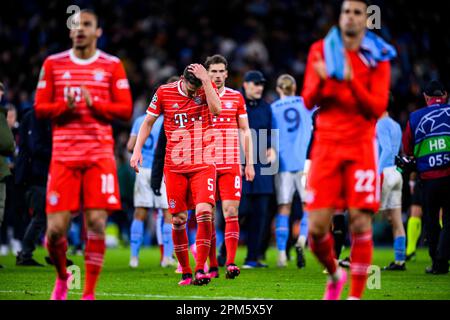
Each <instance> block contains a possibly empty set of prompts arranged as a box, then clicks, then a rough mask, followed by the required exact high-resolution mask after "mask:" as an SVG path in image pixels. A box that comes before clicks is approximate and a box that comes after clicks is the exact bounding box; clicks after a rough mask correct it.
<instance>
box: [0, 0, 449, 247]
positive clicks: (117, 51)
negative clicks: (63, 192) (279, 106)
mask: <svg viewBox="0 0 450 320" xmlns="http://www.w3.org/2000/svg"><path fill="white" fill-rule="evenodd" d="M373 2H374V4H377V5H379V6H380V8H381V19H382V29H381V30H377V31H376V32H378V33H379V34H381V35H382V36H383V37H384V38H385V39H386V40H387V41H389V42H390V43H392V44H394V45H395V47H396V48H397V50H398V53H399V57H398V59H397V60H396V61H395V62H394V63H393V69H392V92H393V96H394V103H393V104H392V106H391V110H390V111H391V115H392V116H393V118H394V119H396V120H397V121H398V122H399V123H400V124H401V125H402V126H404V125H405V124H406V121H407V118H408V114H409V113H410V112H411V111H414V110H416V109H417V108H421V107H423V106H424V102H423V97H422V88H423V87H424V86H425V84H426V83H427V82H428V81H430V80H431V79H437V78H438V79H440V80H441V81H442V82H443V83H444V85H445V86H446V87H447V88H450V76H449V74H448V73H447V72H446V70H449V67H450V55H448V54H447V53H448V52H449V51H450V28H448V26H445V25H444V19H446V16H445V15H444V14H442V12H441V11H440V10H441V7H440V6H433V5H432V3H433V1H426V2H425V1H424V2H421V3H420V4H416V3H414V4H413V3H411V1H406V0H398V1H392V0H389V1H387V0H386V1H373ZM340 3H341V1H340V0H301V1H300V0H249V1H238V0H229V1H207V0H200V1H175V0H165V1H143V0H117V1H111V0H98V1H83V0H81V1H76V0H72V1H70V3H69V2H67V1H56V0H51V1H46V0H35V1H27V0H16V1H7V2H5V3H2V9H1V12H2V14H1V18H0V46H1V48H2V49H1V50H0V79H1V81H2V82H3V83H4V84H5V89H6V95H5V97H4V99H3V101H2V104H3V106H4V107H6V108H8V109H9V110H11V115H10V116H11V118H10V119H9V120H10V121H11V127H12V128H13V130H17V128H18V126H19V123H20V121H21V117H22V115H23V114H24V113H25V111H26V110H27V109H29V108H31V107H32V106H33V99H34V92H35V88H36V84H37V79H38V75H39V71H40V67H41V65H42V63H43V61H44V59H45V58H46V57H47V56H48V55H50V54H53V53H56V52H60V51H63V50H66V49H68V48H69V47H70V45H71V41H70V39H69V37H68V35H69V30H68V29H67V27H66V23H67V19H68V18H69V17H70V14H71V13H67V12H66V10H67V8H68V6H69V5H72V4H75V5H78V6H79V7H80V8H91V9H93V10H94V11H96V13H97V14H98V15H99V18H100V24H101V26H102V28H103V31H104V32H103V36H102V38H101V39H100V41H99V43H98V46H99V48H101V49H103V50H104V51H106V52H108V53H111V54H114V55H117V56H118V57H120V58H121V59H122V61H123V62H124V65H125V69H126V71H127V75H128V78H129V81H130V85H131V89H132V94H133V102H134V115H133V120H134V119H135V118H136V117H138V116H139V115H141V114H143V113H144V111H145V109H146V107H147V105H148V103H149V98H150V97H151V96H152V95H153V93H154V91H155V90H156V88H157V87H158V86H159V85H160V84H161V83H164V82H165V81H166V80H167V79H168V78H169V77H170V76H173V75H177V74H180V73H181V72H182V70H183V69H184V67H185V66H186V65H187V64H189V63H192V62H203V61H204V60H205V58H206V57H207V56H210V55H213V54H215V53H220V54H222V55H224V56H225V57H226V58H227V59H228V61H229V69H230V76H229V79H228V83H227V85H228V86H229V87H232V88H239V87H240V86H241V85H242V80H243V79H242V77H243V75H244V73H245V72H246V71H248V70H252V69H257V70H260V71H262V72H263V73H264V76H265V77H266V79H267V80H268V82H267V84H266V89H265V100H266V101H267V102H269V103H270V102H272V101H274V100H276V99H277V95H276V91H275V81H276V79H277V77H278V76H279V75H280V74H283V73H289V74H291V75H293V76H294V77H295V78H296V80H297V82H298V84H299V87H301V85H302V81H303V75H304V71H305V64H306V57H307V53H308V49H309V47H310V45H311V44H312V43H313V42H314V41H315V40H317V39H319V38H321V37H323V36H324V35H325V34H326V33H327V32H328V30H329V29H330V27H331V26H332V25H333V24H335V23H336V21H337V17H338V13H339V11H338V10H339V8H340ZM14 110H16V112H14ZM14 116H16V117H14ZM130 126H131V122H130V123H117V124H116V125H115V127H114V129H115V135H116V150H117V152H116V155H117V159H118V170H119V180H120V187H121V194H122V201H123V205H124V211H125V212H127V213H128V215H123V214H117V215H115V216H113V219H116V220H117V222H118V225H120V226H121V229H122V230H123V232H125V233H126V231H127V230H128V229H129V228H128V227H127V225H126V224H127V221H128V220H129V218H130V215H131V213H132V210H133V208H132V204H133V184H134V173H133V172H132V171H131V169H130V168H129V166H128V159H129V156H130V155H129V154H128V153H127V151H126V147H125V145H126V142H127V140H128V136H129V129H130ZM11 163H12V162H11ZM16 200H17V199H16ZM13 221H18V222H16V223H14V222H13ZM20 221H21V218H17V217H13V218H11V217H10V218H9V223H4V227H3V229H4V230H3V232H2V236H1V238H2V242H5V241H6V240H5V237H7V238H8V237H9V238H10V237H12V238H20V233H21V230H20V225H21V222H20ZM5 225H6V227H5ZM11 225H15V227H16V228H15V229H17V230H15V233H16V235H14V234H10V235H9V236H8V231H7V228H8V226H11ZM5 228H6V229H5ZM22 232H23V231H22Z"/></svg>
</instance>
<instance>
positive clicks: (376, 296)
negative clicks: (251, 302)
mask: <svg viewBox="0 0 450 320" xmlns="http://www.w3.org/2000/svg"><path fill="white" fill-rule="evenodd" d="M292 253H293V254H294V255H295V253H294V251H292ZM45 254H46V252H45V251H44V250H43V249H42V248H39V249H38V250H37V252H36V255H35V258H36V259H37V260H38V261H41V262H43V261H44V259H43V258H44V256H45ZM244 254H245V248H240V249H239V252H238V257H237V262H238V263H242V261H243V258H244ZM346 255H348V251H346V252H344V253H343V256H346ZM128 257H129V250H128V249H108V250H107V255H106V261H105V266H104V268H103V272H102V275H101V278H100V282H99V284H98V288H97V299H107V300H113V299H120V300H128V299H131V300H138V299H146V300H147V299H156V300H161V299H177V300H179V299H182V300H185V299H192V300H205V299H225V300H231V299H283V300H291V299H294V300H303V299H321V298H322V295H323V290H324V284H325V280H326V277H325V275H324V274H323V273H322V268H321V267H320V266H319V264H318V263H317V262H316V260H315V258H314V257H313V256H312V255H311V254H310V252H308V253H307V257H306V258H307V266H306V268H305V269H302V270H298V269H297V268H296V266H295V263H294V262H291V263H290V265H289V266H288V267H287V268H285V269H279V268H277V267H276V251H275V249H273V248H272V249H270V250H269V252H268V261H267V262H268V264H269V266H270V267H269V268H268V269H259V270H241V275H240V276H239V277H238V278H236V279H234V280H227V279H225V277H224V270H223V269H221V270H220V272H221V274H220V278H219V279H213V280H212V282H211V283H210V284H209V285H207V286H203V287H195V286H189V287H179V286H178V285H177V282H178V281H179V279H180V275H179V274H176V273H174V270H173V269H163V268H161V267H159V265H158V262H159V250H158V249H156V248H152V249H148V248H144V249H143V250H142V252H141V259H140V266H139V268H138V269H133V270H132V269H130V268H129V267H128ZM70 258H71V259H73V260H74V262H75V264H77V265H79V266H80V267H81V270H82V272H83V269H84V266H83V258H82V257H80V256H71V257H70ZM392 258H393V252H392V249H388V248H377V249H376V250H375V253H374V263H373V264H374V265H377V266H380V267H383V266H384V265H387V264H388V263H389V262H391V260H392ZM0 264H3V265H4V266H5V268H3V269H0V300H16V299H19V300H31V299H40V300H44V299H48V298H49V296H50V293H51V290H52V288H53V283H54V279H55V271H54V269H53V267H51V266H46V267H44V268H36V267H32V268H30V267H16V266H15V258H14V257H13V256H7V257H0ZM428 264H429V257H428V254H427V252H426V250H424V249H421V250H419V251H418V254H417V260H416V261H414V262H410V263H408V264H407V271H405V272H383V271H382V272H381V278H380V284H381V288H380V289H372V290H366V292H365V297H364V298H365V299H370V300H385V299H387V300H397V299H398V300H413V299H415V300H450V275H443V276H433V275H426V274H425V273H424V269H425V267H426V266H427V265H428ZM347 294H348V285H347V286H346V289H345V291H344V294H343V297H344V298H345V297H347ZM80 297H81V290H77V289H73V290H70V292H69V299H80Z"/></svg>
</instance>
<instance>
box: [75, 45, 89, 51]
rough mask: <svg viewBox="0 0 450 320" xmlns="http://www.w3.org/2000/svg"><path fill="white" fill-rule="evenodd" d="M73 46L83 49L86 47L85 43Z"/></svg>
mask: <svg viewBox="0 0 450 320" xmlns="http://www.w3.org/2000/svg"><path fill="white" fill-rule="evenodd" d="M74 47H75V49H76V50H84V49H86V48H87V47H88V45H87V44H75V46H74Z"/></svg>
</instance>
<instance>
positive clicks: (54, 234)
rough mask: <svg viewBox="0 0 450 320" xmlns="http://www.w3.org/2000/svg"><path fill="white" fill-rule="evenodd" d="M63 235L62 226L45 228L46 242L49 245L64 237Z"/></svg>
mask: <svg viewBox="0 0 450 320" xmlns="http://www.w3.org/2000/svg"><path fill="white" fill-rule="evenodd" d="M64 234H65V232H64V228H63V227H62V226H57V225H53V226H48V227H47V233H46V236H47V241H49V242H51V243H54V242H57V241H58V240H59V239H61V238H62V237H64Z"/></svg>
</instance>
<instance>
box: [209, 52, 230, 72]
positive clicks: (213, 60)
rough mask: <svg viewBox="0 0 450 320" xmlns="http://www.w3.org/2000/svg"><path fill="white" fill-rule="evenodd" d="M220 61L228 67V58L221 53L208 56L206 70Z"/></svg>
mask: <svg viewBox="0 0 450 320" xmlns="http://www.w3.org/2000/svg"><path fill="white" fill-rule="evenodd" d="M220 63H223V64H224V65H225V69H228V61H227V59H226V58H225V57H224V56H222V55H220V54H215V55H213V56H212V57H208V58H206V61H205V68H206V70H209V67H210V66H211V65H212V64H220Z"/></svg>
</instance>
